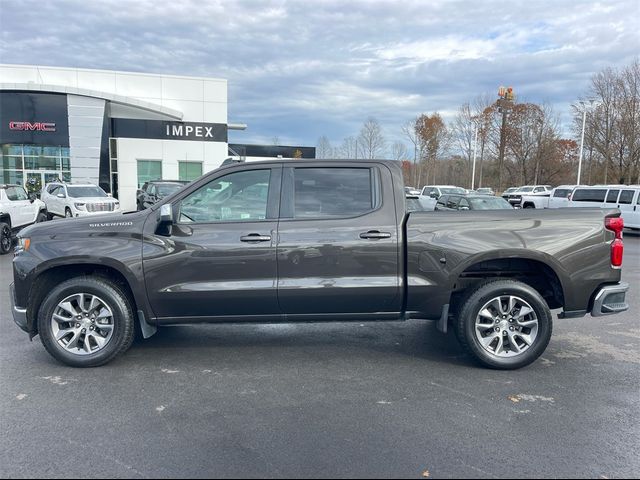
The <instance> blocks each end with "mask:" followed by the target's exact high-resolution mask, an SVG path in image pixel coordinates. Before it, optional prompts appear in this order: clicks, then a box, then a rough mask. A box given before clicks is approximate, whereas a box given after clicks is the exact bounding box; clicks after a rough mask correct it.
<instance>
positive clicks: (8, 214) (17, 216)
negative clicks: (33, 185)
mask: <svg viewBox="0 0 640 480" xmlns="http://www.w3.org/2000/svg"><path fill="white" fill-rule="evenodd" d="M46 219H47V207H46V206H45V204H44V203H43V202H41V201H40V200H38V199H37V198H35V195H27V192H26V190H25V189H24V188H23V187H21V186H19V185H0V254H5V253H7V252H9V250H11V245H13V235H14V234H15V233H16V232H17V231H18V230H20V229H21V228H23V227H27V226H29V225H31V224H32V223H36V222H43V221H45V220H46Z"/></svg>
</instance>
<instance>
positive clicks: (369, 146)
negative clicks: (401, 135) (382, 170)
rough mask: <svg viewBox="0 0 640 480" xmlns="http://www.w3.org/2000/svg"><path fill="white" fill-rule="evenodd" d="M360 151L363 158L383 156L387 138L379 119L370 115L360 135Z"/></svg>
mask: <svg viewBox="0 0 640 480" xmlns="http://www.w3.org/2000/svg"><path fill="white" fill-rule="evenodd" d="M358 152H359V154H360V155H359V156H360V157H361V158H383V157H384V156H385V155H384V153H385V139H384V135H383V134H382V127H380V124H379V123H378V121H377V120H376V119H375V118H373V117H369V118H368V119H367V121H366V122H364V125H363V126H362V129H360V135H358Z"/></svg>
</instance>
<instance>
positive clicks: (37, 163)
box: [24, 155, 60, 170]
mask: <svg viewBox="0 0 640 480" xmlns="http://www.w3.org/2000/svg"><path fill="white" fill-rule="evenodd" d="M24 169H25V170H60V158H55V157H27V156H26V155H25V157H24Z"/></svg>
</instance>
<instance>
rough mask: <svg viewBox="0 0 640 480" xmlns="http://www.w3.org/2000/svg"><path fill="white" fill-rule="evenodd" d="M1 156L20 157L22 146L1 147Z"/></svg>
mask: <svg viewBox="0 0 640 480" xmlns="http://www.w3.org/2000/svg"><path fill="white" fill-rule="evenodd" d="M2 155H19V156H22V145H2Z"/></svg>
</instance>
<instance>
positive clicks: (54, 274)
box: [27, 259, 150, 337]
mask: <svg viewBox="0 0 640 480" xmlns="http://www.w3.org/2000/svg"><path fill="white" fill-rule="evenodd" d="M68 262H69V260H68V259H66V261H65V262H64V263H58V262H55V263H49V264H45V266H44V268H43V269H40V270H39V271H38V272H37V273H36V274H35V275H34V277H33V279H32V285H31V288H30V289H29V297H28V303H27V325H28V327H29V330H30V335H31V337H34V336H35V335H36V334H37V333H38V332H37V318H38V314H39V311H40V307H41V305H42V302H43V300H44V298H45V297H46V295H47V293H48V292H49V291H51V288H53V286H55V285H57V284H59V283H61V282H63V281H65V280H69V279H70V278H75V277H81V276H95V277H101V278H103V279H106V280H109V281H111V282H113V283H115V284H116V285H117V286H118V287H120V289H121V290H122V292H123V293H124V294H125V295H126V297H127V299H128V300H129V301H130V302H131V308H132V310H133V312H134V314H135V313H136V312H137V311H138V310H142V311H143V312H144V313H145V315H146V318H150V316H149V315H148V309H147V305H146V303H145V301H144V299H141V298H140V295H139V292H136V291H135V289H134V288H133V285H136V283H135V282H136V280H135V276H134V275H133V273H132V272H129V271H127V269H126V267H125V266H124V265H121V266H116V265H113V264H112V263H106V262H104V261H102V262H97V261H84V262H79V263H72V264H69V263H68ZM137 293H138V294H137Z"/></svg>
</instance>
